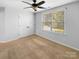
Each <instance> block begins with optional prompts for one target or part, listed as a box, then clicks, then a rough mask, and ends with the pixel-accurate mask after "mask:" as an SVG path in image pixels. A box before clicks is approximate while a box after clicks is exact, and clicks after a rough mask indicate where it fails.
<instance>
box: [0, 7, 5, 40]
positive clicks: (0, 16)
mask: <svg viewBox="0 0 79 59" xmlns="http://www.w3.org/2000/svg"><path fill="white" fill-rule="evenodd" d="M4 13H5V8H3V7H0V40H1V39H2V38H4V37H3V35H4V32H5V19H4V18H5V14H4Z"/></svg>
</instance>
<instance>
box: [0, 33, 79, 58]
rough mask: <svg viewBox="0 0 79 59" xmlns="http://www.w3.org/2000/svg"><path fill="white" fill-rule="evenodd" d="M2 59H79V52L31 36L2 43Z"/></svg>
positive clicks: (0, 51)
mask: <svg viewBox="0 0 79 59" xmlns="http://www.w3.org/2000/svg"><path fill="white" fill-rule="evenodd" d="M0 59H79V52H78V51H75V50H73V49H70V48H67V47H64V46H62V45H59V44H57V43H54V42H51V41H49V40H47V39H44V38H42V37H39V36H37V35H31V36H28V37H24V38H20V39H18V40H15V41H12V42H8V43H0Z"/></svg>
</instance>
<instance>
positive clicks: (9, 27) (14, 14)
mask: <svg viewBox="0 0 79 59" xmlns="http://www.w3.org/2000/svg"><path fill="white" fill-rule="evenodd" d="M3 17H4V16H3ZM4 18H5V19H4V20H5V21H4V20H3V21H2V20H0V24H1V23H2V25H1V26H0V28H1V27H5V28H4V29H2V30H5V32H4V31H3V32H4V34H5V35H4V39H0V41H3V42H5V41H11V40H14V39H16V38H19V37H23V36H28V35H31V34H33V33H34V21H33V20H34V19H33V13H31V12H28V11H26V10H23V9H20V8H17V7H13V6H6V7H5V17H4ZM28 27H29V28H28ZM0 32H1V30H0ZM1 37H2V36H1Z"/></svg>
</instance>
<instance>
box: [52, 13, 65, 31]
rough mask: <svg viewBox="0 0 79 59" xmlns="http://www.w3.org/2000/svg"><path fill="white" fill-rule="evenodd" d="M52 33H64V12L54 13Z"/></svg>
mask: <svg viewBox="0 0 79 59" xmlns="http://www.w3.org/2000/svg"><path fill="white" fill-rule="evenodd" d="M52 16H53V18H52V31H54V32H64V11H57V12H53V13H52Z"/></svg>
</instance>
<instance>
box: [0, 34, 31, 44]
mask: <svg viewBox="0 0 79 59" xmlns="http://www.w3.org/2000/svg"><path fill="white" fill-rule="evenodd" d="M29 35H32V34H29ZM29 35H23V36H17V37H15V38H12V39H9V40H5V41H0V43H7V42H10V41H14V40H18V39H19V38H22V37H26V36H29Z"/></svg>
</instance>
